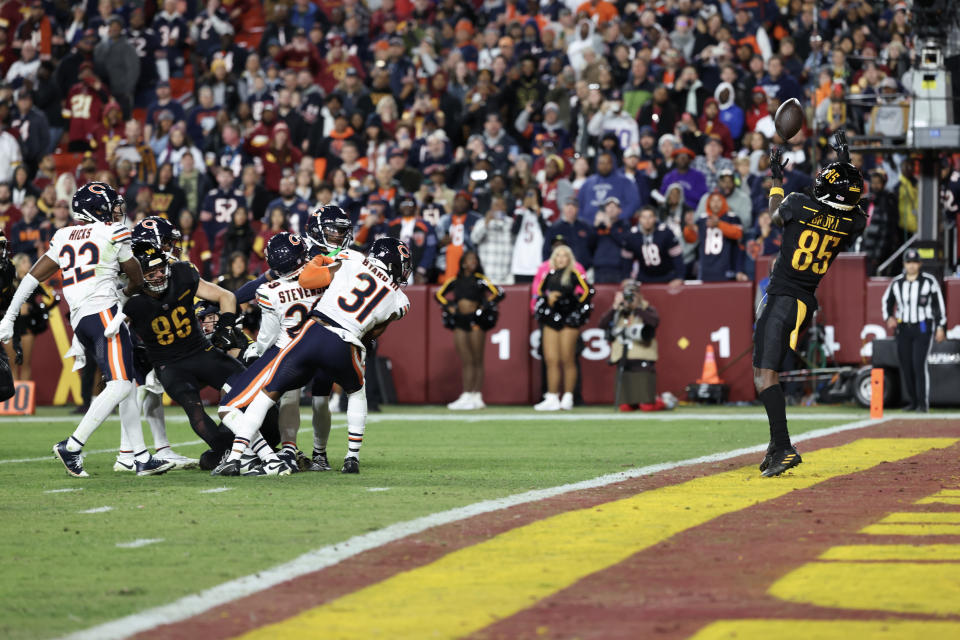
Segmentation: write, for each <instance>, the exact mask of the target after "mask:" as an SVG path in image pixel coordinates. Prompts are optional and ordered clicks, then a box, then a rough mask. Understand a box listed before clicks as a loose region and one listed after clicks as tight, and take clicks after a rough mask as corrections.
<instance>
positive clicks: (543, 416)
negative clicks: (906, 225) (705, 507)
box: [0, 409, 960, 464]
mask: <svg viewBox="0 0 960 640" xmlns="http://www.w3.org/2000/svg"><path fill="white" fill-rule="evenodd" d="M758 411H759V409H758ZM333 415H334V420H336V419H337V415H338V414H333ZM311 416H312V414H310V413H301V414H300V418H301V419H310V418H311ZM174 417H175V418H178V419H177V420H173V419H171V418H167V420H168V421H171V422H186V416H174ZM851 417H854V416H852V415H851V414H849V413H802V414H799V415H791V416H789V419H790V421H791V422H815V421H818V420H848V419H849V418H851ZM451 419H452V420H456V421H457V422H508V421H509V422H523V421H529V422H577V421H580V420H603V421H605V422H610V421H613V422H628V421H633V422H638V421H644V420H652V421H657V422H671V421H673V420H703V421H704V422H733V421H739V422H750V421H754V422H766V421H767V416H766V414H764V413H762V412H759V413H757V414H756V415H753V414H748V413H741V414H731V413H703V412H699V411H666V412H660V413H657V414H647V415H637V414H621V413H568V412H564V413H559V412H557V413H536V414H534V413H530V414H527V413H493V414H486V415H484V414H464V413H460V412H454V411H451V412H450V413H442V414H439V413H381V414H372V415H370V416H367V422H368V423H377V422H445V421H448V420H451ZM21 420H30V421H37V422H40V421H43V422H49V421H50V418H40V417H39V416H30V417H28V418H21ZM884 420H960V412H956V411H954V412H949V413H933V414H930V413H924V414H916V413H904V414H902V415H901V414H892V415H888V416H886V417H885V418H884ZM114 422H118V420H116V419H115V420H114ZM346 426H347V425H346V423H345V422H343V423H335V424H334V425H333V426H332V427H331V428H332V429H344V428H346ZM308 431H312V429H311V428H309V427H305V428H302V429H300V431H298V432H297V433H306V432H308ZM195 444H203V440H187V441H185V442H174V443H173V444H171V445H170V446H171V447H189V446H193V445H195ZM116 452H117V449H116V448H113V449H93V450H90V451H84V452H83V454H84V456H91V455H99V454H102V453H116ZM51 459H54V458H53V455H52V454H51V455H49V456H44V457H42V458H11V459H7V460H0V464H17V463H23V462H43V461H45V460H51Z"/></svg>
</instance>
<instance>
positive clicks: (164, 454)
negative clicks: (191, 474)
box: [153, 447, 200, 469]
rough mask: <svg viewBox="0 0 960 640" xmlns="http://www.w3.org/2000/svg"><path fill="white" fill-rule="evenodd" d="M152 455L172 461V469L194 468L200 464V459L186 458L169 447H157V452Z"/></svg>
mask: <svg viewBox="0 0 960 640" xmlns="http://www.w3.org/2000/svg"><path fill="white" fill-rule="evenodd" d="M153 457H154V458H156V459H157V460H163V461H165V462H172V463H173V468H174V469H196V468H197V467H199V466H200V460H198V459H197V458H188V457H186V456H182V455H180V454H179V453H177V452H176V451H174V450H173V449H171V448H170V447H164V448H163V449H159V450H158V451H157V453H155V454H154V455H153Z"/></svg>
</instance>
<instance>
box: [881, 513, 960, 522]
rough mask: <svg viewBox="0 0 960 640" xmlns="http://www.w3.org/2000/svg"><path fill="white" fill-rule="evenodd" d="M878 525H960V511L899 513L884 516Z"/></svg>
mask: <svg viewBox="0 0 960 640" xmlns="http://www.w3.org/2000/svg"><path fill="white" fill-rule="evenodd" d="M877 524H960V511H948V512H936V513H921V512H916V511H899V512H896V513H891V514H889V515H887V516H884V518H883V519H882V520H878V521H877Z"/></svg>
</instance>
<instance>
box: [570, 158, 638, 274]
mask: <svg viewBox="0 0 960 640" xmlns="http://www.w3.org/2000/svg"><path fill="white" fill-rule="evenodd" d="M615 165H616V158H615V157H614V155H613V154H612V153H610V152H605V153H602V154H600V155H599V156H598V157H597V173H596V174H594V175H592V176H590V177H589V178H587V179H586V180H585V181H584V183H583V186H582V187H580V190H579V192H578V194H577V198H578V200H579V209H580V212H579V215H580V219H581V220H583V221H584V222H586V223H587V224H590V225H592V224H593V219H594V217H595V216H596V213H597V211H598V210H599V209H600V208H601V207H602V206H603V205H604V203H605V202H606V200H607V198H608V197H610V196H614V197H615V198H617V200H618V201H619V203H620V207H621V210H622V214H621V215H622V216H623V217H625V218H629V217H631V216H633V214H634V212H635V211H636V210H637V207H638V206H639V204H640V202H639V200H640V196H639V193H638V191H637V184H636V182H634V181H633V180H630V179H629V178H627V177H626V176H624V175H623V172H622V171H618V170H615V168H614V167H615ZM578 258H579V256H578Z"/></svg>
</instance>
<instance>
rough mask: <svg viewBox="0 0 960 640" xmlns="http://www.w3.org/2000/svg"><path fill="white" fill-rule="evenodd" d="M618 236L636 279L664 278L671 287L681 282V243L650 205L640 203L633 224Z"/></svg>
mask: <svg viewBox="0 0 960 640" xmlns="http://www.w3.org/2000/svg"><path fill="white" fill-rule="evenodd" d="M618 240H619V242H620V244H621V245H622V246H623V248H624V249H625V250H626V251H628V252H629V253H630V254H632V256H633V260H635V261H636V263H637V276H636V278H637V280H638V281H639V282H645V283H646V282H649V283H664V282H666V283H669V284H670V285H671V286H672V287H674V288H676V287H679V286H680V285H681V284H683V279H684V275H685V273H686V267H685V265H684V260H683V245H682V244H681V242H680V240H679V239H678V238H677V236H676V235H675V234H674V232H673V231H672V230H671V229H670V228H669V227H668V226H667V225H665V224H663V223H660V222H659V221H658V220H657V214H656V211H654V209H653V207H650V206H645V207H641V209H640V219H639V221H638V224H637V226H636V227H633V228H631V229H629V230H627V231H625V232H624V233H621V234H620V235H619V237H618Z"/></svg>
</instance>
